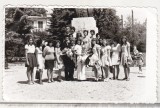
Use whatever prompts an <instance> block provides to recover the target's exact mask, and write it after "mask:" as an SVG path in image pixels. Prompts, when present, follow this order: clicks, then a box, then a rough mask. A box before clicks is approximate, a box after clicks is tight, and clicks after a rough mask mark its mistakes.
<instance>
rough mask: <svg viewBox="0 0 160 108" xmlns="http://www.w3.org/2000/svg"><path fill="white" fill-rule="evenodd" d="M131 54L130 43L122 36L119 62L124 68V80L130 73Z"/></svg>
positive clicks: (127, 79) (127, 78)
mask: <svg viewBox="0 0 160 108" xmlns="http://www.w3.org/2000/svg"><path fill="white" fill-rule="evenodd" d="M131 61H132V59H131V55H130V43H129V42H128V41H127V37H126V36H123V37H122V39H121V64H122V65H123V68H124V73H125V78H124V80H126V81H129V80H130V78H129V74H130V67H129V65H130V63H131Z"/></svg>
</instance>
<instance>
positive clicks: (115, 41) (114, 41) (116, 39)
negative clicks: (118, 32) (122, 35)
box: [112, 37, 119, 45]
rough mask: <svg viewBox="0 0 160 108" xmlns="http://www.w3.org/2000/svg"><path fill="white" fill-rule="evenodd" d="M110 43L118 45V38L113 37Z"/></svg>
mask: <svg viewBox="0 0 160 108" xmlns="http://www.w3.org/2000/svg"><path fill="white" fill-rule="evenodd" d="M112 41H113V43H114V44H115V45H117V44H118V43H119V38H118V37H114V38H113V40H112Z"/></svg>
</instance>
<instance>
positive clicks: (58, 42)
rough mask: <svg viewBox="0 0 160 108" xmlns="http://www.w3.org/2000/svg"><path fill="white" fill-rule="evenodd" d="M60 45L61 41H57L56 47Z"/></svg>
mask: <svg viewBox="0 0 160 108" xmlns="http://www.w3.org/2000/svg"><path fill="white" fill-rule="evenodd" d="M60 45H61V42H60V41H59V40H57V42H56V47H58V48H59V47H60Z"/></svg>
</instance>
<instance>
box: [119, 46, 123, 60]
mask: <svg viewBox="0 0 160 108" xmlns="http://www.w3.org/2000/svg"><path fill="white" fill-rule="evenodd" d="M121 54H122V47H121V45H119V61H121Z"/></svg>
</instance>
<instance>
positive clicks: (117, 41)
mask: <svg viewBox="0 0 160 108" xmlns="http://www.w3.org/2000/svg"><path fill="white" fill-rule="evenodd" d="M147 23H148V19H147V11H146V9H144V8H116V7H113V8H54V7H38V8H34V7H6V8H5V30H4V31H5V55H4V58H5V71H4V72H3V98H4V100H5V101H9V102H63V103H65V102H70V103H74V102H76V103H79V102H82V103H87V102H90V103H92V102H93V103H99V102H100V103H101V102H102V103H140V102H142V103H145V102H146V101H147V99H149V97H147V96H146V95H147V93H148V92H146V91H147V87H146V86H147V77H148V76H147V75H148V74H147V73H146V68H147V62H146V61H147V60H146V56H147V53H146V52H147V51H148V49H147V44H148V43H147V30H148V29H147ZM146 49H147V50H146ZM153 53H154V52H153ZM155 83H156V82H155ZM153 100H154V99H153ZM151 102H152V101H151Z"/></svg>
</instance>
